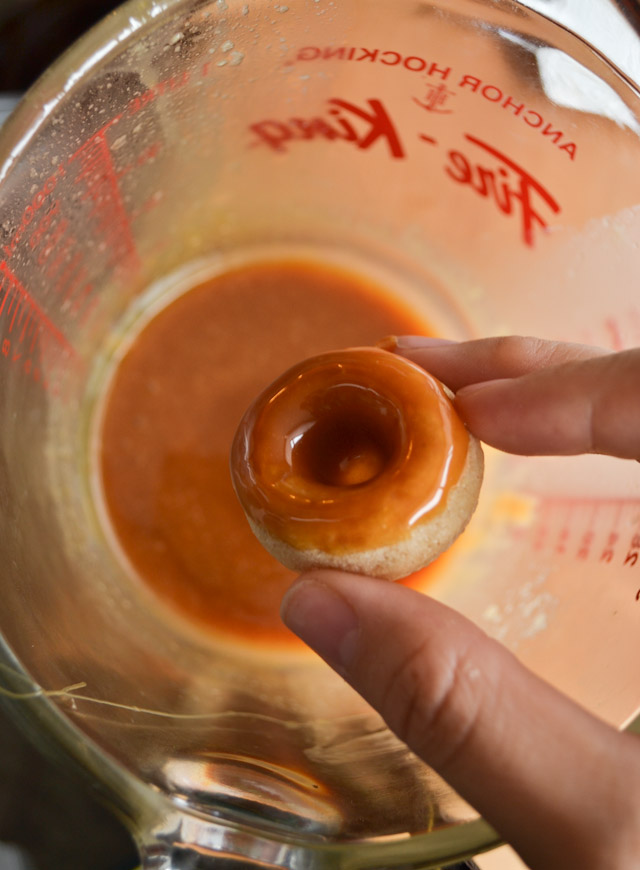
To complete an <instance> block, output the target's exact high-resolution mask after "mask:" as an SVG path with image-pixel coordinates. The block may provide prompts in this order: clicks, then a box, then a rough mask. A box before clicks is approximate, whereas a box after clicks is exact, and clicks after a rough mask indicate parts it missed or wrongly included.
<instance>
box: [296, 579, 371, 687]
mask: <svg viewBox="0 0 640 870" xmlns="http://www.w3.org/2000/svg"><path fill="white" fill-rule="evenodd" d="M281 613H282V620H283V622H284V624H285V625H286V626H288V627H289V628H290V629H291V631H293V632H294V634H297V635H298V637H299V638H300V639H301V640H303V641H304V642H305V643H306V644H308V645H309V646H310V647H311V649H313V650H315V651H316V652H317V653H318V655H320V656H321V657H322V658H323V659H324V660H325V661H326V662H328V663H329V664H330V665H331V667H332V668H334V669H335V670H337V671H338V673H340V674H342V675H344V673H345V671H346V670H347V668H348V667H349V666H350V664H351V662H352V660H353V657H354V655H355V652H356V645H357V641H358V635H359V625H358V617H357V616H356V613H355V611H354V610H353V608H352V607H351V605H350V604H349V603H348V602H347V601H346V600H345V599H344V598H343V597H342V596H341V595H339V594H338V593H337V592H334V590H333V589H331V588H329V587H328V586H326V585H325V584H324V583H320V582H318V581H317V580H314V579H313V578H310V579H305V580H301V581H298V582H297V583H294V585H293V586H292V587H291V589H289V591H288V592H287V594H286V595H285V597H284V599H283V601H282V609H281Z"/></svg>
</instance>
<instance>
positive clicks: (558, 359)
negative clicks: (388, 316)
mask: <svg viewBox="0 0 640 870" xmlns="http://www.w3.org/2000/svg"><path fill="white" fill-rule="evenodd" d="M380 344H381V346H383V347H385V348H387V349H388V350H391V351H393V352H394V353H397V354H401V355H402V356H404V357H406V358H407V359H410V360H413V362H416V363H418V365H421V366H422V367H423V368H425V369H426V370H427V371H428V372H430V373H431V374H432V375H433V376H434V377H436V378H438V379H439V380H441V381H442V382H443V383H444V384H446V385H447V386H448V387H449V388H450V389H451V390H453V391H454V392H457V391H458V390H459V389H461V388H462V387H465V386H467V385H469V384H476V383H480V382H483V381H492V380H497V379H498V378H518V377H521V376H522V375H526V374H529V373H531V372H535V371H540V370H541V369H546V368H549V367H550V366H555V365H561V364H563V363H566V362H574V361H580V360H587V359H592V358H593V357H600V356H610V355H611V354H610V352H609V351H606V350H603V349H602V348H598V347H591V346H589V345H582V344H570V343H565V342H558V341H545V340H543V339H540V338H530V337H522V336H517V335H506V336H500V337H497V338H481V339H475V340H472V341H462V342H457V341H448V340H446V339H442V338H430V337H427V336H420V335H405V336H390V337H389V338H387V339H384V340H383V341H382V342H381V343H380Z"/></svg>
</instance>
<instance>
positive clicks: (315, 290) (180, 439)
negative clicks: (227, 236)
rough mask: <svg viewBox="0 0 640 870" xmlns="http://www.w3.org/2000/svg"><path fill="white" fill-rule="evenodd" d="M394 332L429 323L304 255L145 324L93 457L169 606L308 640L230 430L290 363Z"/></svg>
mask: <svg viewBox="0 0 640 870" xmlns="http://www.w3.org/2000/svg"><path fill="white" fill-rule="evenodd" d="M390 332H394V333H396V334H407V333H420V332H422V333H424V334H427V335H428V334H433V330H432V329H431V327H430V326H429V324H428V323H425V321H424V320H423V319H422V318H421V316H420V315H419V314H418V313H417V312H416V311H415V310H413V309H412V308H410V307H409V306H408V305H406V304H404V303H403V302H401V301H400V300H399V299H398V298H397V297H394V296H393V295H391V294H390V293H389V292H388V291H387V290H386V289H385V288H384V287H380V286H378V285H377V284H376V283H375V282H373V281H372V280H371V279H370V278H368V277H365V276H361V275H358V274H354V273H352V272H351V271H347V270H344V269H341V268H338V267H335V266H331V265H328V264H324V263H320V262H317V261H306V260H297V259H283V260H278V261H268V262H252V263H247V264H245V265H244V266H239V267H237V268H234V269H230V270H228V271H226V272H222V273H221V274H219V275H216V276H214V277H212V278H211V279H210V280H208V281H206V282H204V283H203V284H201V285H200V286H196V287H194V288H192V289H191V290H189V292H187V293H185V294H184V295H183V296H181V297H180V298H178V299H176V300H175V301H173V302H172V303H171V304H170V305H168V306H167V307H166V308H165V309H164V310H163V311H161V312H160V313H159V314H158V315H157V316H156V317H155V318H154V319H153V320H152V321H151V322H150V323H148V324H147V325H146V326H145V328H144V329H143V330H142V331H141V333H140V334H139V336H138V337H137V338H136V340H135V341H134V342H133V344H132V346H131V348H130V349H129V351H128V353H127V354H126V355H125V356H124V358H123V359H122V360H121V362H120V363H119V365H118V367H117V369H116V371H115V372H114V374H113V377H112V379H111V381H110V384H109V393H108V399H107V401H106V403H105V406H104V412H103V415H102V419H101V420H100V446H99V451H98V452H97V455H96V460H97V462H98V463H99V472H100V474H99V479H100V483H101V487H102V492H103V498H104V502H105V506H106V508H107V511H108V516H109V521H110V525H111V527H112V529H113V531H114V533H115V535H116V536H117V539H118V541H119V543H120V547H121V549H122V551H123V552H124V554H125V555H126V557H127V561H128V563H129V564H130V566H131V567H132V569H133V571H134V572H135V575H137V577H138V578H139V580H140V581H141V582H142V583H143V584H144V585H145V586H146V587H147V588H149V589H150V590H152V592H153V593H154V594H155V596H156V598H157V599H158V600H159V601H161V602H163V603H164V604H165V606H166V608H167V610H168V611H169V612H171V613H173V614H178V615H180V616H182V617H183V618H184V619H186V620H188V623H187V624H188V625H195V626H199V627H200V628H202V629H204V630H205V631H206V632H207V633H210V634H212V635H215V636H216V637H217V638H219V637H220V636H223V637H230V638H233V639H237V640H240V641H241V642H242V643H243V644H251V643H258V642H259V643H260V644H262V645H263V646H265V645H269V646H273V645H278V646H280V645H286V646H287V647H290V646H292V645H297V644H300V645H301V642H299V641H297V639H295V638H294V636H293V635H292V634H290V633H289V632H288V631H287V629H285V627H284V626H283V624H282V622H281V621H280V616H279V610H280V601H281V600H282V596H283V594H284V592H285V590H286V589H287V587H288V586H289V585H290V584H291V581H292V580H293V578H294V577H295V574H294V573H293V572H291V571H288V570H287V569H286V568H284V567H283V566H282V565H280V564H279V563H278V562H277V561H276V560H275V559H274V558H273V556H270V555H269V553H267V551H266V550H265V549H264V548H263V547H262V546H261V544H259V543H258V541H257V540H256V538H255V537H254V536H253V534H252V533H251V530H250V529H249V526H248V524H247V521H246V518H245V515H244V512H243V510H242V508H241V506H240V503H239V502H238V500H237V498H236V497H235V495H234V492H233V488H232V485H231V476H230V474H229V451H230V449H231V444H232V440H233V437H234V433H235V432H236V429H237V427H238V423H239V422H240V419H241V418H242V415H243V414H244V412H245V410H246V408H247V407H248V406H249V404H250V403H251V402H252V401H253V400H254V399H255V397H256V396H257V395H259V394H260V393H261V392H262V390H264V389H265V388H266V386H267V385H268V384H269V383H270V382H271V381H273V379H274V378H276V377H278V375H279V374H280V373H281V372H283V371H285V370H286V369H288V368H289V367H290V366H292V365H294V364H296V363H297V362H298V361H299V360H301V359H304V358H305V357H308V356H312V355H315V354H320V353H324V352H326V351H329V350H331V349H335V348H339V347H348V346H349V345H353V344H373V343H374V342H376V341H377V340H378V339H379V338H380V336H382V335H386V334H388V333H390ZM436 570H437V569H436V568H435V567H432V568H427V569H425V571H424V572H419V574H417V575H415V577H414V579H412V580H411V583H412V584H414V585H419V586H422V585H423V584H426V583H428V582H429V580H430V579H431V577H432V576H434V572H435V571H436ZM407 582H409V581H407Z"/></svg>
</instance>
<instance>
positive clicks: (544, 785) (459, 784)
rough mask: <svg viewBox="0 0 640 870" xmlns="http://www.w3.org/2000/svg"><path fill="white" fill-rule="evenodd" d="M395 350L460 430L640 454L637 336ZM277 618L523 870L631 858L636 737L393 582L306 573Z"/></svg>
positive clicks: (512, 447) (524, 442)
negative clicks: (629, 342) (605, 347)
mask: <svg viewBox="0 0 640 870" xmlns="http://www.w3.org/2000/svg"><path fill="white" fill-rule="evenodd" d="M396 352H398V353H402V355H404V356H407V357H408V358H410V359H412V360H414V361H415V362H417V363H419V364H420V365H423V366H424V367H425V368H426V369H427V370H428V371H430V372H431V373H432V374H434V375H435V376H436V377H437V378H439V379H440V380H441V381H443V382H444V383H445V384H447V385H448V386H449V387H450V388H451V389H452V390H454V391H456V399H455V401H456V405H457V407H458V411H459V413H460V414H461V416H462V417H463V419H465V421H466V422H467V424H468V426H469V428H470V430H471V431H472V432H473V433H474V434H475V435H476V436H477V437H478V438H480V439H481V440H483V441H485V442H486V443H488V444H491V445H493V446H495V447H497V448H499V449H502V450H506V451H509V452H513V453H520V454H531V455H533V454H573V453H586V452H594V453H607V454H611V455H614V456H620V457H626V458H633V459H640V349H639V350H631V351H625V352H623V353H617V354H614V353H608V352H606V351H602V350H598V349H595V348H588V347H582V346H579V345H568V344H557V343H553V342H542V341H539V340H537V339H521V338H513V337H511V338H499V339H484V340H480V341H472V342H465V343H462V344H456V343H438V342H436V341H433V340H429V339H423V338H417V337H416V338H405V339H401V340H400V341H399V343H398V346H397V348H396ZM282 612H283V619H284V621H285V622H286V624H287V625H288V626H289V627H290V628H291V629H292V630H293V631H294V632H296V633H297V634H298V635H299V636H300V637H301V638H302V639H303V640H304V641H305V642H306V643H308V644H309V645H310V646H311V647H312V648H313V649H314V650H316V652H318V653H319V654H320V655H321V656H322V657H323V658H324V659H325V660H326V661H327V662H328V663H329V664H330V665H331V666H332V667H333V668H335V670H337V671H338V672H339V673H340V674H341V675H342V676H343V677H344V678H345V679H346V680H347V681H348V682H349V683H350V684H351V685H352V686H353V687H354V688H355V689H356V690H357V691H358V692H359V693H360V694H361V695H362V696H363V697H364V698H365V699H366V700H367V701H369V703H371V704H372V706H373V707H374V708H376V709H377V710H378V711H379V712H380V714H381V715H382V716H383V718H384V719H385V721H386V722H387V724H388V725H389V727H390V728H391V729H392V730H393V731H394V732H395V733H396V734H397V735H398V736H399V737H400V738H401V739H402V740H404V741H405V742H406V743H407V744H408V745H409V747H410V748H411V749H412V750H413V751H414V752H415V753H416V754H417V755H419V756H420V757H421V758H422V759H424V760H425V761H426V762H427V763H428V764H429V765H430V766H431V767H432V768H433V769H434V770H436V771H437V772H438V773H439V774H440V775H441V776H442V777H443V778H444V779H446V780H447V781H448V782H449V783H450V785H451V786H452V787H453V788H455V789H456V791H458V792H459V794H461V795H462V796H463V797H464V798H465V799H466V800H467V801H469V802H470V803H471V804H472V805H473V806H474V807H475V808H476V809H477V810H478V812H480V813H481V814H482V815H483V816H484V818H485V819H486V820H487V821H488V822H489V823H490V824H492V825H493V826H494V827H495V828H496V830H497V831H498V832H499V833H500V834H501V836H502V837H503V838H504V839H505V840H506V841H507V842H509V843H510V844H511V845H512V846H513V847H514V848H515V850H516V851H517V852H518V853H519V854H520V856H521V857H522V858H523V860H524V861H525V862H526V863H527V864H528V865H529V867H530V868H532V870H578V868H579V870H602V868H607V870H623V868H624V870H628V868H631V867H638V866H640V739H639V738H637V737H636V736H635V735H632V734H629V733H620V732H618V731H617V730H616V729H614V728H612V727H610V726H609V725H607V724H605V723H604V722H602V721H600V720H599V719H597V718H596V717H594V716H592V715H591V714H590V713H588V712H586V711H585V710H584V709H582V708H581V707H580V706H579V705H577V704H575V703H574V702H573V701H571V700H569V699H568V698H567V697H565V696H564V695H562V694H561V693H560V692H558V691H557V690H555V689H554V688H552V687H551V686H549V685H548V684H547V683H545V682H544V681H543V680H541V679H539V678H538V677H536V676H535V675H533V674H532V673H531V672H529V671H528V670H527V669H526V668H525V667H524V666H523V665H521V664H520V663H519V662H518V661H517V659H516V658H515V657H514V656H513V655H512V654H511V653H510V652H508V651H507V650H506V649H505V648H504V647H502V646H501V645H500V644H498V643H497V642H496V641H494V640H492V639H490V638H488V637H487V636H486V635H485V634H484V633H483V632H482V631H481V630H480V629H479V628H478V627H476V626H475V625H474V624H472V623H471V622H469V621H468V620H467V619H465V618H464V617H462V616H461V615H459V614H457V613H456V612H454V611H453V610H451V609H450V608H448V607H446V606H444V605H443V604H440V603H438V602H436V601H434V600H433V599H431V598H429V597H428V596H426V595H423V594H420V593H418V592H416V591H414V590H412V589H409V588H407V587H404V586H402V585H398V584H393V583H388V582H386V581H383V580H373V579H371V578H365V577H360V576H355V575H350V574H345V573H342V572H337V571H318V572H313V573H312V574H308V575H306V576H303V577H301V578H300V579H299V580H298V581H297V582H296V583H295V584H294V585H293V586H292V588H291V589H290V591H289V592H288V593H287V595H286V596H285V599H284V601H283V608H282Z"/></svg>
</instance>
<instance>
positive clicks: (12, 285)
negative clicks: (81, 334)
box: [0, 260, 75, 359]
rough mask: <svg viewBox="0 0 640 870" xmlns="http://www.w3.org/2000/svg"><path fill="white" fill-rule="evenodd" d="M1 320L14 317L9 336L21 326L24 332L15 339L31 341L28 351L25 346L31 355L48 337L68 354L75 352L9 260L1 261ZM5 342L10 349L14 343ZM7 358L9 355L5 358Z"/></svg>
mask: <svg viewBox="0 0 640 870" xmlns="http://www.w3.org/2000/svg"><path fill="white" fill-rule="evenodd" d="M0 317H5V318H7V319H8V318H10V320H9V328H8V330H7V333H6V335H7V336H10V335H12V333H13V331H14V329H15V327H16V326H17V327H20V331H19V332H18V330H16V339H15V340H17V341H18V342H19V343H20V344H22V343H24V342H25V340H26V339H30V344H29V346H28V349H27V348H26V343H25V349H27V352H28V353H31V352H32V351H33V350H34V348H35V346H36V342H38V341H42V340H43V338H45V337H47V338H51V339H53V341H55V343H56V344H57V345H58V347H59V348H60V349H61V350H63V351H64V352H65V353H66V354H71V355H72V354H74V353H75V351H74V349H73V347H72V346H71V345H70V344H69V342H68V341H67V339H66V338H65V337H64V335H63V334H62V333H61V332H60V330H59V329H58V328H57V327H56V326H55V325H54V324H53V323H52V321H51V320H50V319H49V318H48V317H47V315H46V314H45V313H44V312H43V311H42V309H41V308H40V306H39V305H38V304H37V303H36V302H35V301H34V300H33V299H32V297H31V296H30V295H29V293H28V291H27V290H26V289H25V288H24V287H23V286H22V284H21V283H20V281H19V280H18V278H17V277H16V275H15V274H14V273H13V272H12V271H11V269H10V268H9V266H8V265H7V261H6V260H2V262H0ZM4 342H5V343H4V348H7V349H8V348H9V347H10V344H7V343H6V342H10V339H9V338H8V337H6V338H5V339H4ZM15 353H17V351H14V359H17V358H18V357H15ZM7 355H8V354H7V353H5V356H7Z"/></svg>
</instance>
